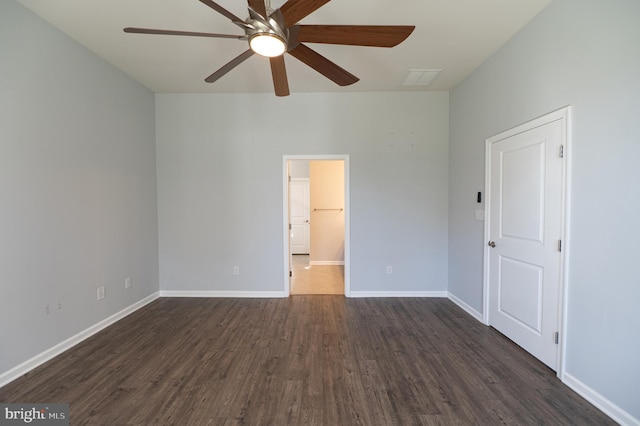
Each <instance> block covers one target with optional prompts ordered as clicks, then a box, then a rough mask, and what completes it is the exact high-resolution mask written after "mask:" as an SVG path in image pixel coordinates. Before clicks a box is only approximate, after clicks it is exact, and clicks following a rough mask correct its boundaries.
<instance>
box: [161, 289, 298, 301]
mask: <svg viewBox="0 0 640 426" xmlns="http://www.w3.org/2000/svg"><path fill="white" fill-rule="evenodd" d="M160 297H209V298H219V299H231V298H236V299H281V298H283V297H287V295H285V294H284V292H282V291H171V290H160Z"/></svg>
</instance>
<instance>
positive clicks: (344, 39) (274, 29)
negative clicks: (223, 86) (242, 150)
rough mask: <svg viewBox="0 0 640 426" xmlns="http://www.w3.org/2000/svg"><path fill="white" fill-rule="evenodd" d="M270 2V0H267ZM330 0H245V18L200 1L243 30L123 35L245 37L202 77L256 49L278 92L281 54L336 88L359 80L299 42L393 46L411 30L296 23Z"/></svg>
mask: <svg viewBox="0 0 640 426" xmlns="http://www.w3.org/2000/svg"><path fill="white" fill-rule="evenodd" d="M266 1H267V3H269V0H266ZM329 1H330V0H288V1H287V2H286V3H285V4H283V5H282V6H281V7H280V8H278V9H276V10H273V11H272V10H271V9H270V8H268V7H267V4H265V0H247V3H248V9H249V17H248V18H247V19H245V20H243V19H240V18H238V17H237V16H236V15H234V14H233V13H231V12H229V11H228V10H226V9H225V8H223V7H222V6H220V5H219V4H217V3H215V2H214V1H212V0H200V2H202V3H204V4H205V5H207V6H209V7H210V8H211V9H213V10H215V11H216V12H218V13H220V14H221V15H224V16H225V17H227V18H229V19H230V20H231V22H233V23H234V24H235V25H237V26H238V27H240V28H242V29H243V30H244V34H243V35H232V34H214V33H202V32H190V31H172V30H158V29H151V28H134V27H127V28H125V29H124V32H126V33H138V34H164V35H181V36H196V37H213V38H229V39H237V40H248V42H249V49H248V50H246V51H245V52H243V53H242V54H240V55H239V56H237V57H236V58H234V59H232V60H231V61H230V62H228V63H227V64H226V65H224V66H223V67H222V68H220V69H218V70H217V71H216V72H214V73H213V74H211V75H210V76H209V77H207V78H205V81H206V82H207V83H213V82H215V81H217V80H218V79H219V78H220V77H222V76H224V75H225V74H227V73H228V72H229V71H231V70H232V69H233V68H235V67H237V66H238V65H240V64H241V63H242V62H244V61H245V60H247V59H248V58H250V57H251V56H253V54H254V53H257V54H258V55H262V56H265V57H268V58H269V62H270V63H271V74H272V77H273V86H274V89H275V94H276V96H288V95H289V82H288V80H287V70H286V68H285V63H284V56H283V55H284V53H289V54H290V55H291V56H293V57H294V58H296V59H298V60H300V61H302V62H303V63H305V64H307V65H308V66H310V67H311V68H313V69H314V70H316V71H318V72H319V73H320V74H322V75H324V76H325V77H327V78H328V79H330V80H331V81H333V82H334V83H336V84H338V85H340V86H348V85H350V84H353V83H355V82H357V81H358V80H359V79H358V77H356V76H354V75H353V74H351V73H349V72H348V71H346V70H345V69H343V68H341V67H339V66H338V65H336V64H335V63H333V62H331V61H330V60H329V59H327V58H325V57H324V56H322V55H320V54H319V53H317V52H316V51H314V50H313V49H311V48H309V47H307V46H306V45H305V44H303V43H324V44H342V45H351V46H372V47H393V46H396V45H398V44H400V43H401V42H403V41H404V40H405V39H406V38H407V37H409V35H410V34H411V33H412V32H413V30H414V29H415V27H414V26H402V25H300V24H298V22H299V21H300V20H301V19H303V18H304V17H306V16H308V15H310V14H311V13H313V12H314V11H316V10H318V9H319V8H320V7H321V6H323V5H324V4H326V3H328V2H329Z"/></svg>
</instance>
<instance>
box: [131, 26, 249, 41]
mask: <svg viewBox="0 0 640 426" xmlns="http://www.w3.org/2000/svg"><path fill="white" fill-rule="evenodd" d="M124 32H125V33H132V34H162V35H180V36H195V37H213V38H234V39H236V40H246V39H247V36H246V35H233V34H214V33H199V32H192V31H173V30H156V29H153V28H135V27H127V28H125V29H124Z"/></svg>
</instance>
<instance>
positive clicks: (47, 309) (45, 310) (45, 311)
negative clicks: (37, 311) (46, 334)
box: [44, 305, 50, 315]
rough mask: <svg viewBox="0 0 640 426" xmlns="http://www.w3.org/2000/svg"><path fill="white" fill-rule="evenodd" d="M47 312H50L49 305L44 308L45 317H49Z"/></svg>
mask: <svg viewBox="0 0 640 426" xmlns="http://www.w3.org/2000/svg"><path fill="white" fill-rule="evenodd" d="M49 311H50V309H49V305H47V306H45V307H44V313H45V314H46V315H49Z"/></svg>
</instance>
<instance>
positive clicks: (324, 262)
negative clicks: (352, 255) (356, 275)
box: [309, 260, 344, 266]
mask: <svg viewBox="0 0 640 426" xmlns="http://www.w3.org/2000/svg"><path fill="white" fill-rule="evenodd" d="M340 265H344V260H310V261H309V266H340Z"/></svg>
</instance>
